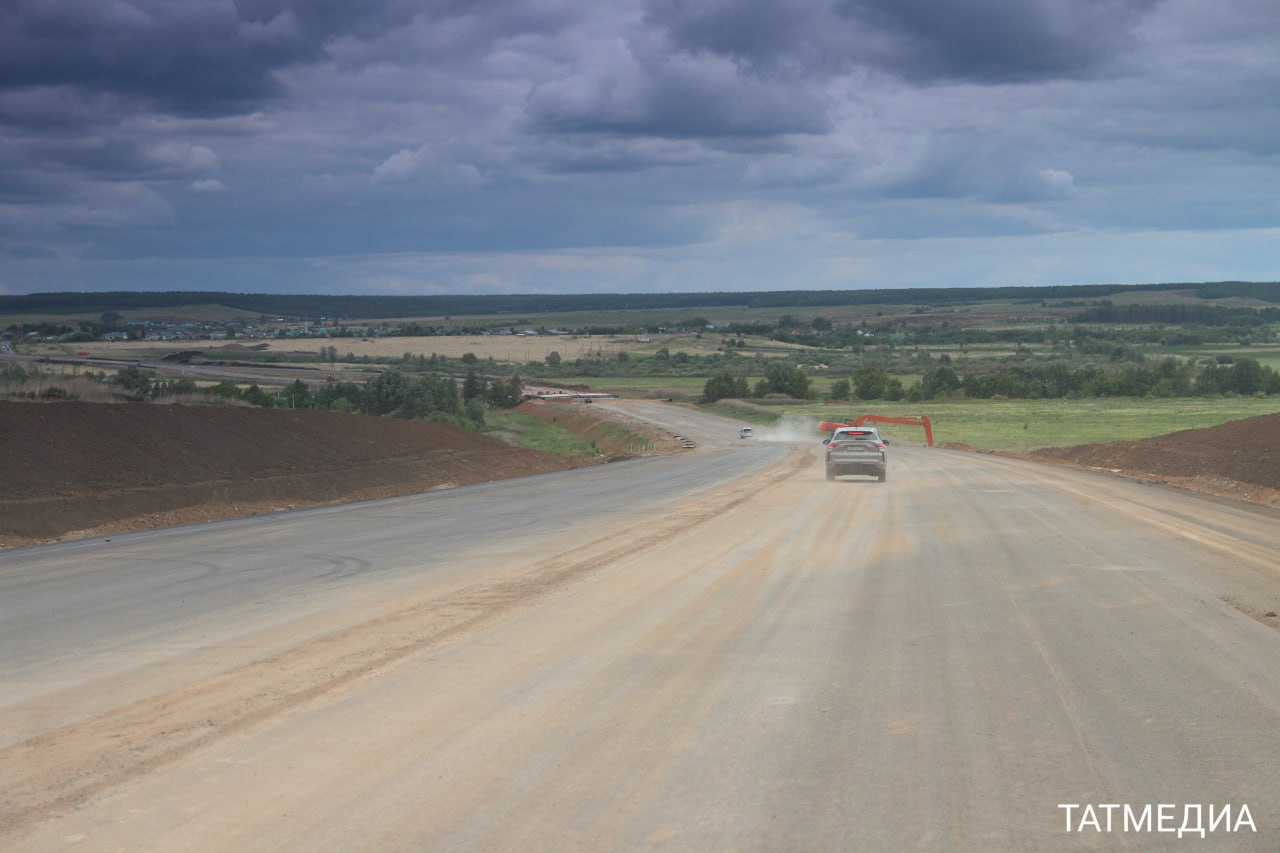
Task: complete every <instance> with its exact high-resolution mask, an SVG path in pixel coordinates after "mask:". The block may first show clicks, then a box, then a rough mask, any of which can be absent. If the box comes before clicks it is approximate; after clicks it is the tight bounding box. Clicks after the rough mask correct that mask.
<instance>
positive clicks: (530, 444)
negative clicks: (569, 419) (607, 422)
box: [485, 411, 600, 456]
mask: <svg viewBox="0 0 1280 853" xmlns="http://www.w3.org/2000/svg"><path fill="white" fill-rule="evenodd" d="M485 423H486V425H487V426H488V427H489V429H488V430H487V432H488V433H489V435H491V436H493V437H494V438H499V439H501V440H503V441H505V442H506V443H507V444H510V445H512V446H514V447H524V448H527V449H530V450H541V451H544V452H546V453H555V454H556V455H558V456H599V455H600V454H599V452H598V451H597V450H596V448H595V446H594V445H592V443H591V442H589V441H587V440H586V439H585V438H579V437H578V436H576V435H574V434H573V433H572V432H570V431H569V430H567V429H565V428H564V427H561V426H557V425H555V424H549V423H547V422H546V421H544V420H542V419H540V418H535V417H534V416H533V415H525V414H521V413H520V412H500V411H495V412H489V413H487V414H486V415H485Z"/></svg>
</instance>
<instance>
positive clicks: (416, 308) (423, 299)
mask: <svg viewBox="0 0 1280 853" xmlns="http://www.w3.org/2000/svg"><path fill="white" fill-rule="evenodd" d="M1168 290H1191V291H1193V292H1195V293H1196V294H1197V296H1199V297H1200V298H1203V299H1217V298H1226V297H1229V296H1247V297H1251V298H1255V299H1261V300H1264V301H1268V302H1280V283H1278V282H1209V283H1200V284H1194V283H1162V284H1144V285H1123V284H1086V285H1057V286H1043V287H933V288H912V289H869V290H775V291H761V292H733V291H714V292H705V291H704V292H691V293H576V294H503V295H496V294H494V295H459V296H332V295H320V294H305V295H304V294H268V293H227V292H220V291H109V292H103V293H70V292H63V293H33V294H24V295H0V313H4V314H17V313H22V312H31V313H45V314H71V313H91V314H102V313H105V312H118V311H122V310H134V309H140V308H173V307H177V306H182V305H193V304H212V305H224V306H226V307H229V308H234V309H237V310H241V311H247V312H252V313H256V314H261V315H267V316H279V317H287V318H295V319H301V318H320V317H329V318H347V319H354V318H373V317H379V318H382V317H389V318H397V317H437V316H438V317H448V316H463V315H496V314H515V315H520V314H530V315H532V314H547V313H557V312H562V311H624V310H628V309H639V308H646V309H653V308H672V309H696V308H704V307H705V308H723V307H745V308H778V307H790V306H794V307H798V308H807V307H816V306H840V305H913V304H919V303H926V304H931V305H959V304H965V303H973V302H981V301H986V300H1003V301H1015V302H1016V301H1027V302H1031V301H1043V300H1050V299H1055V300H1060V299H1099V298H1105V297H1108V296H1114V295H1117V294H1121V293H1135V292H1159V291H1168Z"/></svg>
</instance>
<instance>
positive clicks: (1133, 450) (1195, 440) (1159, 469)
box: [1032, 414, 1280, 506]
mask: <svg viewBox="0 0 1280 853" xmlns="http://www.w3.org/2000/svg"><path fill="white" fill-rule="evenodd" d="M1032 458H1035V459H1041V460H1045V461H1050V462H1060V463H1065V464H1070V465H1078V466H1082V467H1087V468H1100V469H1105V470H1108V471H1111V472H1113V473H1116V474H1122V475H1125V476H1129V477H1136V478H1139V479H1145V480H1157V481H1160V482H1165V483H1169V484H1171V485H1175V486H1181V487H1183V488H1188V489H1194V490H1196V491H1201V492H1209V493H1211V494H1216V495H1221V496H1224V497H1233V498H1240V499H1243V500H1248V501H1251V502H1253V503H1261V504H1267V505H1270V506H1280V414H1274V415H1261V416H1259V417H1256V418H1246V419H1244V420H1239V421H1232V422H1230V423H1225V424H1223V425H1222V426H1217V427H1210V428H1208V429H1188V430H1182V431H1181V432H1174V433H1169V434H1168V435H1161V436H1157V437H1155V438H1148V439H1144V440H1142V441H1113V442H1109V443H1106V444H1085V445H1081V446H1079V447H1059V448H1050V449H1046V450H1041V451H1038V452H1036V453H1035V454H1033V457H1032Z"/></svg>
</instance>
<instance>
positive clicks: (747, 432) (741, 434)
mask: <svg viewBox="0 0 1280 853" xmlns="http://www.w3.org/2000/svg"><path fill="white" fill-rule="evenodd" d="M753 435H754V433H753V432H751V427H743V428H742V429H740V430H738V438H751V437H752V436H753Z"/></svg>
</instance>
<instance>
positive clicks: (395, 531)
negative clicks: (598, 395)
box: [0, 407, 1280, 851]
mask: <svg viewBox="0 0 1280 853" xmlns="http://www.w3.org/2000/svg"><path fill="white" fill-rule="evenodd" d="M668 409H669V407H668ZM636 410H637V411H638V412H644V411H647V410H646V409H644V408H643V407H637V409H636ZM664 417H667V418H670V419H674V420H673V421H672V422H670V423H668V424H664V425H665V426H667V428H668V429H674V430H678V431H680V432H681V433H682V434H688V435H690V436H691V437H693V438H695V439H696V440H697V442H698V449H697V450H696V451H695V452H693V453H690V454H686V455H682V456H679V457H674V458H667V459H651V460H643V461H637V462H627V463H623V464H620V465H611V466H604V467H602V468H593V469H584V470H581V471H575V472H568V473H566V474H557V475H551V476H545V477H536V478H529V479H527V480H521V481H511V482H505V483H493V484H489V485H486V486H482V487H472V488H465V489H458V490H456V491H453V492H447V493H439V494H435V495H425V496H419V497H414V498H398V499H394V500H389V501H379V502H371V503H368V504H356V505H351V506H344V507H333V508H325V509H321V510H315V511H307V512H299V513H294V514H290V515H287V516H273V517H266V518H258V519H248V520H243V521H236V522H225V523H218V524H211V525H206V526H202V527H193V528H184V529H175V530H167V531H157V532H148V533H141V534H131V535H127V536H120V537H113V539H112V541H110V542H105V541H102V540H92V541H84V542H76V543H65V544H61V545H52V546H42V547H37V548H27V549H18V550H16V551H12V552H7V553H5V554H3V555H0V644H2V648H3V658H2V666H3V670H2V671H0V737H3V740H2V741H0V780H2V782H3V784H2V786H0V787H2V788H3V794H0V847H3V848H4V849H6V850H49V849H68V848H74V847H75V846H77V845H78V846H79V847H81V848H83V849H94V850H100V849H130V850H165V851H180V850H211V849H217V850H224V849H235V850H263V851H265V850H320V849H325V850H378V851H385V850H446V849H447V850H498V849H506V850H560V851H563V850H607V849H668V850H729V849H735V850H736V849H753V850H853V849H862V850H915V849H925V850H928V849H940V850H1035V849H1043V850H1064V849H1098V850H1114V849H1134V850H1152V849H1168V848H1169V847H1170V846H1171V845H1172V844H1175V843H1180V844H1187V845H1192V846H1194V847H1195V849H1198V850H1199V849H1210V850H1241V849H1244V850H1276V849H1280V780H1278V776H1277V769H1276V768H1277V763H1276V758H1277V755H1276V750H1277V744H1278V743H1280V738H1278V737H1277V734H1278V733H1280V630H1277V626H1276V623H1277V620H1276V619H1275V618H1274V617H1271V616H1268V615H1267V614H1268V613H1273V612H1275V611H1276V610H1277V609H1280V567H1277V560H1276V554H1278V553H1280V523H1278V522H1280V518H1278V517H1277V515H1276V514H1275V513H1274V512H1271V511H1265V510H1260V509H1257V508H1253V507H1247V506H1244V505H1238V504H1232V503H1226V502H1223V501H1217V500H1210V499H1204V498H1201V497H1196V496H1193V495H1189V494H1182V493H1177V492H1173V491H1168V490H1163V489H1159V488H1153V487H1150V486H1144V485H1141V484H1138V483H1133V482H1130V481H1125V480H1119V479H1114V478H1110V477H1106V476H1103V475H1098V474H1091V473H1088V472H1083V471H1077V470H1071V469H1062V468H1058V467H1056V466H1043V465H1037V464H1034V463H1029V462H1024V461H1020V460H1013V459H1002V458H997V457H991V456H986V455H979V454H967V453H960V452H953V451H946V450H940V449H926V448H922V447H917V446H911V445H907V444H905V443H901V442H895V444H894V445H893V446H892V447H891V448H890V450H891V455H890V462H889V479H888V482H886V483H884V484H879V483H876V482H875V481H873V480H870V479H857V478H849V479H847V480H842V481H838V482H834V483H828V482H825V481H824V479H823V470H822V466H821V453H820V451H821V445H820V443H819V441H818V439H817V438H816V437H809V438H806V439H804V440H802V441H795V442H790V441H785V440H779V441H769V440H767V439H768V438H769V437H770V436H768V435H767V434H766V435H764V436H763V440H761V439H758V440H754V441H739V440H737V438H736V436H737V430H736V426H737V425H736V424H734V423H733V422H729V421H724V420H714V419H703V418H700V417H699V416H698V415H696V414H694V413H687V414H686V413H676V414H668V415H665V416H664ZM677 421H678V422H677ZM773 437H775V438H779V439H785V438H789V437H790V436H786V435H783V434H778V435H775V436H773ZM1063 804H1067V805H1076V806H1077V808H1076V810H1075V811H1074V812H1070V811H1067V810H1064V809H1063V808H1061V806H1062V805H1063ZM1085 806H1090V808H1091V812H1090V813H1092V814H1093V815H1094V816H1095V818H1096V819H1097V822H1098V825H1099V827H1100V828H1099V829H1095V828H1094V824H1093V823H1089V822H1084V821H1082V820H1081V819H1082V817H1083V816H1084V815H1086V814H1089V813H1086V812H1085V811H1084V807H1085ZM1148 806H1149V807H1150V809H1149V810H1148V811H1147V812H1146V814H1147V816H1148V819H1149V821H1148V822H1147V823H1145V824H1137V825H1135V826H1126V821H1125V820H1124V815H1125V811H1124V810H1123V808H1122V807H1124V808H1127V809H1129V810H1130V811H1131V813H1132V814H1134V815H1135V816H1139V815H1142V814H1143V813H1144V812H1143V810H1144V808H1146V807H1148ZM1228 806H1229V807H1230V809H1231V817H1230V820H1229V821H1228V822H1227V823H1229V825H1230V826H1231V829H1230V830H1226V829H1224V828H1223V826H1222V824H1221V823H1219V825H1218V826H1217V827H1216V828H1215V829H1214V831H1211V832H1207V833H1206V834H1207V836H1208V837H1207V838H1204V839H1201V838H1200V837H1199V835H1198V834H1195V835H1193V836H1191V837H1189V838H1188V837H1185V833H1184V837H1183V838H1181V839H1179V838H1178V836H1177V832H1176V830H1178V829H1179V828H1180V827H1181V826H1182V824H1183V821H1184V819H1188V827H1187V831H1192V830H1194V829H1195V828H1196V816H1199V817H1202V818H1203V819H1204V821H1203V826H1204V828H1206V829H1208V827H1209V821H1208V817H1209V809H1210V807H1212V808H1213V809H1214V814H1216V815H1220V814H1221V809H1223V808H1224V807H1228ZM1166 807H1167V808H1166ZM1193 807H1194V808H1193ZM1170 810H1173V813H1174V814H1175V816H1174V817H1172V818H1168V819H1165V818H1164V815H1167V814H1169V813H1170ZM1242 814H1247V815H1248V818H1249V820H1248V822H1247V823H1246V822H1242V821H1241V820H1240V817H1241V815H1242ZM1169 820H1171V821H1172V825H1169V823H1168V821H1169ZM1108 822H1110V826H1109V827H1108ZM1135 823H1136V822H1135ZM1166 826H1167V827H1168V830H1169V831H1167V832H1162V831H1161V830H1162V829H1164V828H1165V827H1166Z"/></svg>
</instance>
